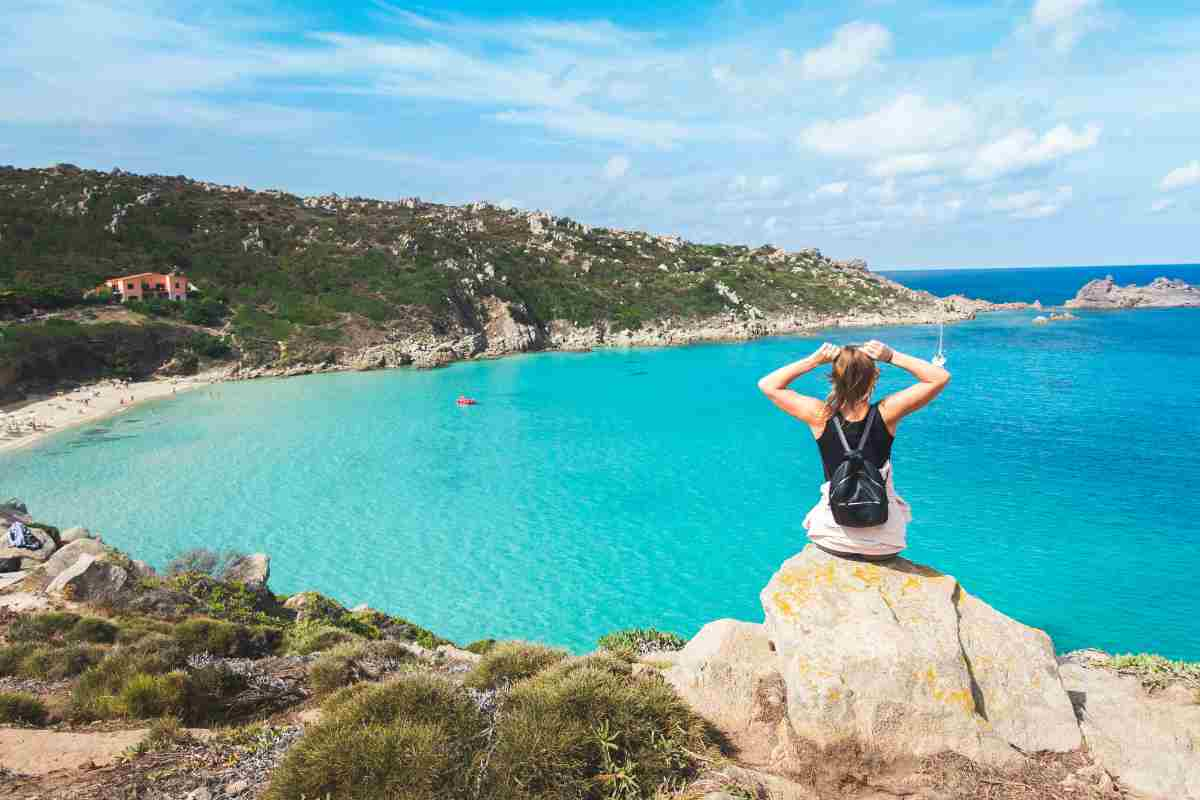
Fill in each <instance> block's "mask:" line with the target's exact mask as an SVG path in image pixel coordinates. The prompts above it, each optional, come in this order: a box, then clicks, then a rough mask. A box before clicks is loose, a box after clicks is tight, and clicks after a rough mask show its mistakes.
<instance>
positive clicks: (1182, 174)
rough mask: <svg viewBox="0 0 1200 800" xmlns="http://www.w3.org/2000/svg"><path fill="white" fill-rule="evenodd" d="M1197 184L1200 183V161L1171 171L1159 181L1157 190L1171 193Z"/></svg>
mask: <svg viewBox="0 0 1200 800" xmlns="http://www.w3.org/2000/svg"><path fill="white" fill-rule="evenodd" d="M1198 183H1200V160H1198V161H1193V162H1191V163H1190V164H1184V165H1183V166H1182V167H1176V168H1175V169H1173V170H1171V171H1170V172H1168V173H1167V174H1166V176H1164V177H1163V179H1162V180H1161V181H1159V183H1158V188H1159V189H1161V190H1162V191H1164V192H1173V191H1175V190H1176V189H1183V188H1185V187H1187V186H1195V185H1196V184H1198Z"/></svg>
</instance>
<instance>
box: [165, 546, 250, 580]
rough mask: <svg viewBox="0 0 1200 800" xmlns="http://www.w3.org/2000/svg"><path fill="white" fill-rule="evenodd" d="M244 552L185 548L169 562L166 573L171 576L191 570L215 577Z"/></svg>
mask: <svg viewBox="0 0 1200 800" xmlns="http://www.w3.org/2000/svg"><path fill="white" fill-rule="evenodd" d="M243 555H244V554H243V553H239V552H238V551H236V550H226V551H225V552H223V553H218V552H216V551H215V550H209V549H208V548H205V547H196V548H193V549H191V550H184V551H183V552H182V553H180V554H179V555H177V556H175V557H174V558H172V559H171V560H170V561H168V562H167V568H166V573H167V575H168V576H170V577H174V576H177V575H185V574H187V573H189V572H195V573H199V574H201V575H207V576H209V577H215V576H217V575H219V574H221V573H222V572H224V571H225V568H226V567H228V566H229V564H230V563H232V562H233V561H236V560H237V559H239V558H241V557H242V556H243Z"/></svg>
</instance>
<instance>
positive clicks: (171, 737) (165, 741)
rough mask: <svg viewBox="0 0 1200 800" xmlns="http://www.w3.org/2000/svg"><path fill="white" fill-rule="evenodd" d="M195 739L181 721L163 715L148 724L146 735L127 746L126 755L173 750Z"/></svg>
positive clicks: (193, 741)
mask: <svg viewBox="0 0 1200 800" xmlns="http://www.w3.org/2000/svg"><path fill="white" fill-rule="evenodd" d="M195 741H196V737H194V736H192V734H191V732H190V731H188V729H187V728H185V727H183V723H181V722H180V721H179V720H178V719H176V718H175V717H163V718H161V719H156V720H154V722H153V723H152V724H151V725H150V730H148V731H146V735H145V736H143V737H142V739H141V741H139V742H138V743H137V744H136V745H134V746H133V747H131V748H129V750H128V751H127V755H129V756H130V757H131V758H137V757H138V756H141V755H145V754H146V753H160V752H162V751H164V750H174V749H175V748H177V747H182V746H184V745H189V744H193V743H195Z"/></svg>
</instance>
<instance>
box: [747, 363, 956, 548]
mask: <svg viewBox="0 0 1200 800" xmlns="http://www.w3.org/2000/svg"><path fill="white" fill-rule="evenodd" d="M876 362H883V363H886V364H891V365H892V366H895V367H899V368H900V369H902V370H904V371H905V372H908V373H909V374H910V375H912V376H913V377H914V378H916V379H917V382H916V383H914V384H913V385H912V386H909V387H907V388H905V389H901V390H900V391H898V392H895V393H894V394H890V395H888V396H887V397H885V398H883V399H882V400H880V401H878V402H872V394H873V393H874V391H875V384H876V382H877V381H878V380H879V367H878V366H877V365H876ZM824 364H832V365H833V370H832V372H831V373H830V376H829V380H830V383H831V384H832V388H831V391H830V392H829V396H828V397H826V398H825V399H824V400H821V399H818V398H816V397H809V396H807V395H803V394H800V393H799V392H796V391H793V390H792V389H789V388H788V384H790V383H791V382H792V381H794V380H795V379H796V378H798V377H800V376H801V375H804V374H806V373H808V372H811V371H812V370H814V369H816V368H817V367H820V366H822V365H824ZM949 382H950V373H949V372H947V371H946V370H945V369H944V368H942V367H938V366H934V365H933V364H931V363H929V362H928V361H923V360H921V359H919V358H915V357H913V356H910V355H906V354H904V353H899V352H896V351H895V350H893V349H892V348H890V347H888V346H887V345H885V344H883V343H882V342H877V341H870V342H867V343H866V344H865V345H862V346H861V347H857V346H854V345H846V346H844V347H839V346H837V345H833V344H829V343H828V342H826V343H825V344H822V345H821V346H820V347H819V348H817V350H816V351H815V352H813V354H812V355H810V356H808V357H807V358H802V359H800V360H799V361H796V362H793V363H791V364H788V365H786V366H783V367H780V368H779V369H777V370H775V371H774V372H772V373H771V374H769V375H767V376H765V377H764V378H762V379H761V380H759V382H758V388H759V389H760V390H761V391H762V393H763V394H765V395H766V396H767V397H768V398H770V400H771V402H773V403H774V404H775V405H777V406H779V408H781V409H782V410H783V411H785V412H787V413H788V414H790V415H792V416H793V417H795V418H796V419H799V420H802V421H803V422H806V423H808V427H809V430H811V431H812V436H813V439H815V440H816V442H817V449H818V450H819V451H820V454H821V462H822V464H823V465H824V468H825V483H824V484H822V486H821V499H820V500H819V501H818V502H817V504H816V505H815V506H813V507H812V510H810V511H809V512H808V515H807V516H805V518H804V529H805V530H806V531H807V532H808V538H809V541H811V542H812V543H813V544H815V545H816V546H817V547H819V548H821V549H822V550H824V551H826V552H829V553H832V554H834V555H837V556H843V557H845V558H851V559H855V560H861V561H885V560H887V559H889V558H892V557H893V556H895V555H896V554H898V553H899V552H900V551H901V550H903V549H904V548H905V546H906V545H907V542H906V540H905V533H906V531H907V528H908V523H909V522H911V521H912V512H911V510H910V509H909V506H908V503H906V502H905V501H904V498H902V497H901V496H900V495H899V494H897V493H896V487H895V485H894V483H893V481H892V460H891V459H892V442H893V441H894V440H895V437H896V428H897V426H899V424H900V421H901V420H902V419H904V418H905V417H907V416H908V415H909V414H912V413H913V412H914V411H919V410H920V409H922V408H924V407H925V406H927V405H929V403H930V402H931V401H932V400H933V399H934V398H935V397H937V396H938V395H939V394H941V392H942V390H943V389H945V388H946V384H948V383H949ZM835 420H836V423H837V424H835ZM839 425H840V428H841V431H840V432H839V430H838V426H839ZM843 437H844V439H845V443H844V442H843ZM860 442H861V445H860V446H859V449H861V450H862V455H863V460H865V461H866V462H869V463H870V464H871V465H873V466H874V467H875V468H876V469H878V470H879V473H880V474H881V475H882V477H883V478H884V480H885V481H886V487H887V512H888V513H887V521H886V522H884V523H882V524H879V525H874V526H871V527H848V526H845V525H841V524H839V523H838V522H837V521H836V520H835V519H834V513H833V509H832V507H831V505H830V480H831V479H832V478H833V475H834V472H835V471H836V470H837V469H838V467H839V465H841V464H842V462H843V460H845V459H846V455H847V450H848V449H849V448H850V447H853V446H855V445H859V443H860ZM846 443H853V444H850V445H847V444H846Z"/></svg>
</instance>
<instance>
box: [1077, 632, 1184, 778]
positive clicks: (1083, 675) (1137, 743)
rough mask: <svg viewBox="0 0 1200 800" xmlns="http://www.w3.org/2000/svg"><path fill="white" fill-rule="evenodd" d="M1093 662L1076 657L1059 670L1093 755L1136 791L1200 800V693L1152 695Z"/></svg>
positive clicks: (1175, 689)
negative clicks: (1198, 694)
mask: <svg viewBox="0 0 1200 800" xmlns="http://www.w3.org/2000/svg"><path fill="white" fill-rule="evenodd" d="M1099 655H1101V656H1103V655H1104V654H1099ZM1091 661H1092V659H1089V658H1088V657H1087V654H1086V653H1072V654H1069V655H1067V656H1065V657H1064V658H1063V660H1062V664H1061V666H1060V667H1059V669H1060V670H1061V673H1062V681H1063V685H1064V686H1065V687H1066V688H1067V691H1068V692H1070V696H1071V699H1072V701H1073V702H1074V704H1075V709H1076V712H1077V713H1078V715H1079V724H1080V727H1081V728H1082V730H1083V738H1084V740H1085V741H1086V742H1087V747H1088V752H1090V753H1091V755H1092V757H1093V758H1095V759H1096V762H1097V763H1098V764H1100V765H1101V766H1103V767H1104V768H1105V769H1106V770H1108V771H1109V772H1111V773H1112V774H1113V775H1114V776H1116V777H1117V778H1118V779H1120V781H1121V783H1122V784H1124V785H1126V786H1128V787H1129V788H1131V789H1133V790H1134V791H1136V792H1141V793H1144V794H1147V795H1151V796H1153V797H1162V798H1170V800H1200V705H1198V704H1197V703H1196V697H1195V695H1194V691H1195V690H1193V689H1188V688H1187V687H1183V686H1175V687H1170V688H1168V689H1167V690H1165V691H1160V692H1156V693H1154V694H1151V693H1149V692H1147V691H1146V689H1145V688H1144V687H1143V686H1142V684H1141V681H1139V680H1138V678H1137V677H1136V676H1132V675H1120V674H1118V673H1116V672H1113V671H1112V670H1108V669H1104V668H1103V667H1098V666H1095V665H1093V664H1092V663H1091Z"/></svg>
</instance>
